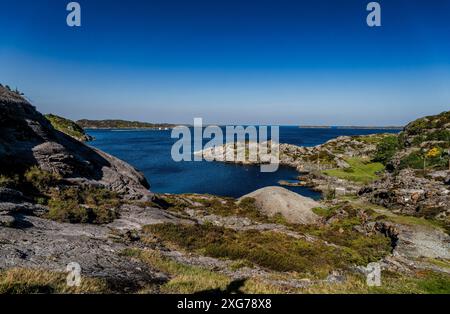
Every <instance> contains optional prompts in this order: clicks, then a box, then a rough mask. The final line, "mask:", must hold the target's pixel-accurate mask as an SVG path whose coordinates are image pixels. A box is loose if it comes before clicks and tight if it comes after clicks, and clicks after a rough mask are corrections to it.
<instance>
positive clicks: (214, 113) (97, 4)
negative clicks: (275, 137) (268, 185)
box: [0, 0, 450, 125]
mask: <svg viewBox="0 0 450 314" xmlns="http://www.w3.org/2000/svg"><path fill="white" fill-rule="evenodd" d="M68 2H69V1H68V0H16V1H6V0H0V8H1V11H0V82H2V83H3V84H9V85H11V86H12V87H16V86H17V87H19V88H20V89H21V90H23V91H24V92H25V93H26V95H27V96H28V97H29V98H30V99H31V100H32V102H33V103H34V104H35V105H36V106H37V107H38V109H39V110H40V111H42V112H45V113H47V112H52V113H56V114H60V115H63V116H66V117H69V118H72V119H79V118H95V119H103V118H124V119H133V120H142V121H150V122H172V123H190V122H192V121H193V118H194V117H203V118H204V121H205V122H206V123H224V124H225V123H233V124H242V123H244V124H246V123H251V124H258V123H260V124H293V125H298V124H332V125H350V124H351V125H400V124H404V123H406V122H408V121H410V120H412V119H415V118H417V117H420V116H423V115H427V114H435V113H439V112H441V111H444V110H449V109H450V23H449V20H450V0H434V1H425V0H422V1H419V0H417V1H413V0H389V1H387V0H384V1H379V3H380V4H381V8H382V27H379V28H369V27H368V26H367V25H366V22H365V21H366V16H367V14H368V12H367V11H366V10H365V8H366V5H367V3H368V2H369V1H361V0H340V1H336V0H322V1H312V0H311V1H300V0H298V1H285V0H271V1H268V0H214V1H211V0H205V1H203V0H179V1H175V0H164V1H162V0H161V1H142V0H127V1H113V0H84V1H83V0H81V1H78V2H79V3H80V4H81V9H82V26H81V27H80V28H69V27H68V26H67V25H66V22H65V21H66V16H67V13H68V12H66V10H65V7H66V5H67V3H68Z"/></svg>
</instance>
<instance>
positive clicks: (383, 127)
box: [299, 125, 403, 130]
mask: <svg viewBox="0 0 450 314" xmlns="http://www.w3.org/2000/svg"><path fill="white" fill-rule="evenodd" d="M299 128H301V129H355V130H403V126H356V125H342V126H331V125H301V126H299Z"/></svg>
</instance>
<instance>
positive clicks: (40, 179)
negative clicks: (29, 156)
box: [24, 166, 61, 193]
mask: <svg viewBox="0 0 450 314" xmlns="http://www.w3.org/2000/svg"><path fill="white" fill-rule="evenodd" d="M24 178H25V181H26V182H28V183H29V184H31V185H32V186H33V187H34V188H35V189H36V190H37V191H39V192H41V193H45V192H48V191H49V190H50V188H51V187H53V186H55V185H56V184H57V183H58V182H59V180H60V179H61V177H60V176H58V175H57V174H54V173H51V172H48V171H45V170H42V169H40V168H39V167H37V166H33V167H31V168H30V169H28V170H27V171H26V172H25V175H24Z"/></svg>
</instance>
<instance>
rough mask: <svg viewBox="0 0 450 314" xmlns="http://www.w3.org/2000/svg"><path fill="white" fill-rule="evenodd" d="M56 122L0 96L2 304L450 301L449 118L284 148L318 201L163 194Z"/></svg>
mask: <svg viewBox="0 0 450 314" xmlns="http://www.w3.org/2000/svg"><path fill="white" fill-rule="evenodd" d="M62 119H63V118H60V117H56V116H47V117H45V116H43V115H42V114H40V113H39V112H38V111H37V110H36V109H35V108H34V107H33V106H32V105H31V104H30V103H29V102H28V101H27V100H26V99H25V98H24V97H23V96H22V95H20V93H17V92H14V91H11V90H8V89H6V88H3V87H0V131H1V132H0V160H1V163H0V293H89V292H91V293H194V292H212V291H215V292H230V289H231V288H232V289H234V290H233V291H231V292H245V293H347V292H352V293H449V292H450V236H449V230H450V228H449V211H450V186H449V184H450V169H449V153H448V152H449V151H448V150H449V148H450V112H445V113H442V114H439V115H436V116H430V117H425V118H422V119H419V120H416V121H414V122H412V123H410V124H408V125H407V126H406V127H405V128H404V130H403V131H402V132H401V133H400V134H399V135H392V134H379V135H369V136H354V137H339V138H336V139H333V140H331V141H328V142H327V143H324V144H322V145H319V146H316V147H298V146H294V145H288V144H281V145H280V162H281V164H283V165H286V166H290V167H295V168H296V169H297V170H298V171H299V183H298V184H304V185H307V186H310V187H311V188H314V189H316V190H318V191H321V192H322V193H323V196H324V197H323V199H322V200H321V201H319V202H315V201H313V200H310V199H307V198H304V197H302V196H300V195H298V194H295V193H292V192H290V191H287V190H285V189H283V188H282V187H266V188H264V189H262V190H259V191H255V192H254V193H251V194H249V195H246V196H244V197H242V198H240V199H234V198H228V197H219V196H214V195H200V194H183V195H173V194H155V193H152V192H150V190H151V188H150V185H149V183H148V182H147V180H146V179H145V177H144V176H143V175H142V174H141V173H140V172H139V171H138V170H136V169H134V168H133V167H132V166H130V165H128V164H127V163H125V162H123V161H121V160H118V159H117V158H115V157H113V156H110V155H108V154H106V153H104V152H102V151H100V150H98V149H95V148H92V147H90V146H88V145H86V144H85V143H83V142H82V141H86V140H88V138H86V137H83V133H82V132H81V131H80V129H78V128H76V126H74V125H72V124H70V123H69V121H70V120H66V119H64V120H62ZM68 129H69V130H75V131H77V134H70V132H68V131H67V130H68ZM81 130H82V129H81ZM66 133H67V134H66ZM80 134H81V135H82V137H80ZM203 153H204V154H205V155H206V156H207V155H208V152H207V151H206V152H203ZM219 162H220V160H219ZM258 162H260V161H257V162H256V163H258ZM150 179H151V178H150ZM224 184H225V183H224ZM290 184H293V183H292V182H290ZM73 262H76V263H78V264H80V266H81V270H82V282H81V285H80V286H79V287H69V286H67V285H66V275H67V273H66V267H67V265H68V264H69V263H73ZM371 262H379V263H380V265H381V267H382V286H380V287H369V286H367V284H366V277H365V267H366V265H367V264H369V263H371Z"/></svg>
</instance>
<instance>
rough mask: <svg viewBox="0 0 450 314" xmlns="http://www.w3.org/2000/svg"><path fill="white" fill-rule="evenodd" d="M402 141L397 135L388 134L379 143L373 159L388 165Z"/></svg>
mask: <svg viewBox="0 0 450 314" xmlns="http://www.w3.org/2000/svg"><path fill="white" fill-rule="evenodd" d="M399 148H400V143H399V139H398V137H397V136H387V137H385V138H383V139H382V140H381V142H380V143H379V144H378V145H377V150H376V153H375V156H374V158H373V161H375V162H381V163H382V164H384V165H386V164H387V163H388V162H389V161H390V160H391V159H392V157H393V156H394V154H395V153H396V152H397V151H398V150H399Z"/></svg>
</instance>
